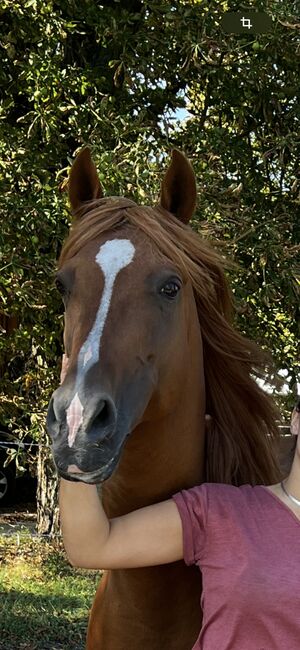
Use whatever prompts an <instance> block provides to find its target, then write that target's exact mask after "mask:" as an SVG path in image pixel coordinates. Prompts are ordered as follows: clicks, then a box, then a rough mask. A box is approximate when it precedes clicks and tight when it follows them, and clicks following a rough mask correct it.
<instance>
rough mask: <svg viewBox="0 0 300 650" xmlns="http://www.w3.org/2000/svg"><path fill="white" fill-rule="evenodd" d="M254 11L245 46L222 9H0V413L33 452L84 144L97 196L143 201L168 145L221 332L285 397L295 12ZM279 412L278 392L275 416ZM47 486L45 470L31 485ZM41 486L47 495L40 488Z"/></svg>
mask: <svg viewBox="0 0 300 650" xmlns="http://www.w3.org/2000/svg"><path fill="white" fill-rule="evenodd" d="M253 6H254V5H253ZM255 8H256V9H260V10H265V11H268V13H270V14H271V15H272V17H273V20H274V28H273V29H272V30H271V31H270V32H269V33H266V34H262V35H260V36H257V37H256V36H253V34H249V35H240V36H237V35H232V34H225V33H224V32H223V31H222V29H221V27H220V16H221V13H222V11H237V10H238V9H239V3H238V2H222V3H220V2H217V1H216V0H203V1H202V2H197V1H195V2H193V1H191V2H177V3H172V2H169V1H166V2H164V3H161V2H158V1H150V2H143V1H141V2H137V1H134V0H132V1H130V0H127V2H122V3H120V2H117V1H115V2H113V1H110V2H108V1H107V2H102V3H101V4H99V3H98V2H96V0H85V2H84V3H83V2H82V1H81V0H57V1H56V2H54V1H52V0H47V1H46V2H44V1H42V0H27V1H25V2H23V1H22V2H21V1H19V2H12V0H0V15H1V23H2V27H1V37H0V43H1V45H0V57H1V66H0V81H1V84H0V97H1V121H0V151H1V153H0V170H1V177H0V182H1V196H2V202H1V213H2V214H1V218H2V229H1V235H0V237H1V253H0V256H1V266H0V268H1V271H0V297H1V307H0V311H1V313H2V319H4V320H3V322H4V321H5V318H6V319H7V318H8V317H14V319H15V323H16V324H17V326H16V327H15V329H14V330H13V331H10V332H9V334H7V336H2V337H1V340H0V365H1V368H2V373H1V379H0V395H1V405H0V417H1V422H2V423H3V424H7V425H8V426H9V427H10V428H12V429H13V430H14V431H15V432H16V433H17V434H18V435H19V436H20V437H24V436H25V437H26V436H29V434H30V436H31V437H33V438H34V439H35V440H36V441H38V442H41V443H42V444H45V445H47V444H48V442H47V438H46V436H45V433H44V422H45V412H46V408H47V404H48V401H49V398H50V394H51V392H52V390H53V388H54V387H55V386H56V385H57V384H58V381H59V379H58V377H59V368H60V358H61V354H62V327H63V309H62V305H61V304H60V299H59V297H58V296H57V294H56V291H55V288H54V286H53V284H52V277H53V271H54V268H55V261H56V259H57V257H58V254H59V251H60V248H61V245H62V241H63V240H64V238H65V237H66V235H67V232H68V226H69V224H70V218H69V214H68V209H67V205H66V200H65V194H64V193H63V192H61V191H60V189H63V186H64V183H65V181H66V178H67V173H68V167H69V165H70V163H71V161H72V158H73V156H74V154H75V152H76V151H77V150H78V149H79V148H80V147H81V146H82V145H84V144H87V143H88V144H90V145H92V148H93V155H94V157H95V159H96V161H97V163H98V168H99V172H100V179H101V183H102V185H103V187H104V190H105V192H106V193H107V194H113V195H118V194H121V195H122V194H125V195H127V196H131V197H133V198H134V199H135V200H137V201H138V202H141V203H150V204H151V203H152V202H153V201H155V200H156V198H157V195H158V188H159V181H160V178H161V173H162V172H163V167H164V160H165V159H166V157H167V156H169V153H170V149H171V148H172V147H174V146H176V147H178V148H181V149H183V150H185V151H186V153H187V154H188V156H189V157H190V158H191V160H192V162H193V164H194V167H195V169H196V172H197V178H198V188H199V203H198V208H197V212H196V215H195V219H194V223H193V225H194V227H195V228H197V229H198V230H199V231H201V233H203V235H204V236H207V237H209V238H211V239H212V241H213V242H216V243H217V244H218V245H221V244H222V246H224V253H227V254H229V255H230V257H232V258H233V260H234V261H235V262H236V263H237V265H238V269H235V270H232V271H231V273H230V276H231V281H232V285H233V290H234V294H235V297H236V300H237V306H238V311H237V325H238V326H239V327H240V328H241V329H242V331H244V332H245V334H246V335H248V336H249V337H250V338H254V339H255V340H257V341H259V342H260V343H261V345H263V346H265V347H268V348H270V349H271V351H272V352H273V356H274V359H275V361H276V365H277V367H278V368H282V369H287V370H288V371H289V373H290V376H291V380H290V384H291V388H292V385H293V382H295V379H296V376H297V372H298V370H297V364H296V358H297V350H296V348H297V345H298V340H299V331H298V326H297V322H298V321H297V315H298V316H299V307H298V306H297V305H298V302H299V279H297V259H296V256H297V254H298V253H299V185H298V181H297V179H296V160H297V152H296V144H297V135H296V134H297V131H298V127H299V114H298V113H297V106H298V104H297V95H298V81H297V66H296V52H297V48H298V44H297V22H296V17H295V16H296V8H295V3H294V2H292V1H288V0H286V1H285V2H282V3H277V2H276V1H270V2H260V3H255ZM185 107H188V109H189V113H190V117H189V119H188V120H187V121H185V122H184V124H180V123H179V122H177V121H176V111H177V110H178V109H182V108H185ZM174 114H175V117H174ZM297 310H298V312H297ZM5 322H7V321H5ZM3 329H5V328H4V327H3ZM5 331H7V330H6V329H5ZM290 407H291V395H290V396H289V398H288V399H287V400H285V401H284V402H283V404H282V409H283V410H282V413H283V416H284V414H286V413H287V412H288V410H289V409H290ZM44 451H46V450H45V449H44V448H43V457H41V458H40V468H43V469H41V481H40V485H42V475H43V476H44V477H45V470H44V468H45V462H46V463H47V468H48V460H47V459H48V453H46V455H45V454H44ZM49 471H50V470H49ZM47 472H48V469H47ZM53 481H54V478H53V475H52V478H51V474H49V475H48V483H47V485H50V483H51V484H53ZM54 482H55V481H54ZM49 490H50V492H51V495H52V496H53V495H54V493H55V486H54V488H52V487H51V489H50V488H49ZM44 494H45V489H44V490H42V491H41V493H40V503H43V506H41V507H40V527H41V529H42V530H43V531H44V532H49V531H51V530H52V528H53V522H52V519H51V517H50V519H47V517H48V515H49V512H50V510H51V507H52V505H51V503H50V501H51V502H52V496H51V499H50V501H49V500H47V499H46V500H45V499H44V496H43V495H44ZM43 513H44V514H45V513H48V514H46V515H45V516H44V514H43Z"/></svg>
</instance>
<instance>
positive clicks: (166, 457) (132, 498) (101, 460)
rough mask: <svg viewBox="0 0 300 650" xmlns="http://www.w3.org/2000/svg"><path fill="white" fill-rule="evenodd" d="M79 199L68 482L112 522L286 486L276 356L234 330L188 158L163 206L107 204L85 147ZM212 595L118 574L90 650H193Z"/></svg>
mask: <svg viewBox="0 0 300 650" xmlns="http://www.w3.org/2000/svg"><path fill="white" fill-rule="evenodd" d="M68 186H69V199H70V203H71V208H72V214H73V223H72V226H71V229H70V232H69V235H68V237H67V239H66V241H65V243H64V245H63V247H62V251H61V254H60V258H59V262H58V268H57V274H56V284H57V287H58V289H59V291H60V293H61V294H62V297H63V301H64V306H65V327H64V347H65V353H66V356H67V358H68V367H67V372H66V375H65V377H64V380H63V381H62V384H61V385H60V387H59V388H57V389H56V390H55V391H54V393H53V395H52V397H51V399H50V403H49V408H48V414H47V429H48V432H49V434H50V436H51V437H52V448H53V454H54V459H55V463H56V466H57V469H58V472H59V474H60V475H61V476H62V477H64V478H67V479H69V480H76V479H77V480H78V479H79V480H83V481H85V482H87V483H99V484H100V486H101V487H100V490H101V498H102V500H103V504H104V508H105V511H106V513H107V515H108V516H109V517H116V516H120V515H123V514H126V513H128V512H130V511H132V510H135V509H137V508H140V507H143V506H146V505H149V504H153V503H156V502H159V501H161V500H164V499H167V498H170V497H171V495H172V494H174V493H176V492H178V491H179V490H182V489H188V488H190V487H192V486H194V485H197V484H200V483H202V482H204V481H214V482H223V483H232V484H235V485H240V484H242V483H250V484H252V485H254V484H257V483H262V484H267V483H274V482H277V481H278V480H279V475H280V470H279V466H278V461H277V452H276V441H277V440H278V428H277V424H276V420H277V419H278V413H277V409H276V407H275V406H274V403H273V401H272V399H271V398H270V396H268V395H266V394H265V393H264V392H263V390H262V389H261V388H260V386H259V384H258V382H257V381H256V378H257V377H263V376H264V372H265V368H266V364H267V363H269V362H270V359H269V357H268V355H267V354H266V353H265V352H264V351H262V350H261V349H260V348H259V347H258V346H256V344H255V343H254V342H252V341H249V340H248V339H246V338H245V337H244V336H242V335H241V334H240V333H239V332H238V331H237V330H236V329H235V328H234V326H233V325H232V316H233V299H232V295H231V292H230V289H229V286H228V283H227V280H226V275H225V268H226V267H225V263H224V259H223V257H222V255H221V254H220V253H219V252H217V251H216V250H215V249H214V247H213V246H212V245H211V244H210V243H209V242H208V241H205V239H204V238H203V237H201V236H200V234H199V233H198V232H197V231H196V230H195V229H194V228H193V227H192V226H191V225H190V220H191V218H192V215H193V213H194V209H195V204H196V180H195V174H194V171H193V168H192V166H191V164H190V162H189V161H188V159H187V158H186V156H185V155H184V154H183V153H181V152H180V151H178V150H173V152H172V160H171V164H170V165H169V167H168V169H167V172H166V174H165V175H164V177H163V180H162V184H161V193H160V200H159V203H158V204H157V205H156V206H154V207H149V206H139V205H137V204H136V203H135V202H134V201H133V200H132V199H129V198H125V197H104V196H103V192H102V188H101V184H100V181H99V179H98V175H97V170H96V167H95V164H94V162H93V160H92V157H91V153H90V150H89V148H87V147H86V148H84V149H83V150H81V151H80V153H79V154H78V156H77V157H76V159H75V161H74V163H73V165H72V168H71V172H70V176H69V183H68ZM206 413H208V414H210V416H211V426H210V427H209V428H208V429H207V430H206V428H205V414H206ZM79 471H80V473H78V472H79ZM74 507H76V504H74ZM200 598H201V579H200V574H199V571H198V569H196V568H195V567H187V566H186V565H185V564H184V563H183V562H176V563H173V564H169V565H166V566H160V567H148V568H139V569H130V570H113V571H107V572H106V573H105V574H104V576H103V577H102V579H101V582H100V586H99V588H98V590H97V593H96V596H95V600H94V603H93V605H92V609H91V613H90V618H89V625H88V633H87V645H86V648H87V650H128V649H130V650H140V648H144V650H170V648H172V650H190V648H191V647H192V646H193V644H194V643H195V641H196V638H197V636H198V634H199V631H200V626H201V620H200V615H199V604H200Z"/></svg>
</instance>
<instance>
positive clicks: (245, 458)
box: [58, 197, 281, 485]
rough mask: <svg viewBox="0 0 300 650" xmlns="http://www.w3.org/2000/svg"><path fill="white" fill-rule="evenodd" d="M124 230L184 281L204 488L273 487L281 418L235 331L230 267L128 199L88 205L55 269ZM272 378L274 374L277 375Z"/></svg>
mask: <svg viewBox="0 0 300 650" xmlns="http://www.w3.org/2000/svg"><path fill="white" fill-rule="evenodd" d="M125 224H127V225H128V227H129V228H131V227H132V228H133V229H136V228H138V229H139V230H141V231H143V233H144V234H145V235H146V237H147V238H149V239H150V240H151V241H152V242H154V244H155V246H156V248H157V252H158V254H159V255H162V256H164V257H165V256H166V257H167V258H168V259H170V260H172V262H173V263H174V264H175V265H176V266H177V267H178V269H179V270H180V271H181V273H182V274H183V275H184V277H185V278H189V279H190V281H191V283H192V286H193V290H194V296H195V300H196V305H197V311H198V318H199V324H200V327H201V333H202V337H203V355H204V372H205V383H206V413H209V414H210V415H211V416H212V424H211V426H210V427H209V429H208V430H207V432H206V441H205V446H206V450H205V458H206V461H205V462H206V466H205V476H204V480H205V481H209V482H220V483H231V484H234V485H241V484H244V483H249V484H251V485H255V484H265V485H267V484H272V483H276V482H278V481H279V480H280V478H281V472H280V469H279V461H278V456H279V454H278V447H279V435H280V434H279V429H278V426H277V424H276V421H278V420H279V419H280V414H279V411H278V409H277V407H276V405H275V403H274V401H273V399H272V398H271V397H270V396H269V395H267V394H266V393H265V392H264V391H263V390H262V388H260V386H259V385H258V383H257V381H256V380H257V379H259V378H260V379H263V378H264V376H265V371H266V369H267V368H268V369H269V370H272V371H273V373H274V368H273V363H272V359H271V357H270V355H269V353H267V352H266V351H264V350H262V349H261V348H260V347H259V346H257V345H256V344H255V343H254V342H253V341H250V340H248V339H247V338H246V337H244V336H242V335H241V334H240V333H239V332H238V331H237V330H235V329H234V327H233V325H232V318H233V313H234V310H233V299H232V294H231V291H230V289H229V287H228V283H227V280H226V276H225V272H224V269H225V268H226V266H228V265H229V264H228V263H226V261H225V260H224V258H223V256H221V254H220V253H218V252H216V251H215V250H214V249H213V248H212V246H211V244H210V243H209V242H207V241H205V240H204V239H202V238H201V237H200V236H199V234H198V233H197V232H195V231H194V230H193V229H192V227H191V226H190V225H185V224H183V223H182V222H181V221H179V220H178V219H177V218H176V217H174V216H173V215H172V214H170V213H169V212H167V211H166V210H164V208H162V207H161V206H156V207H154V208H151V207H147V206H138V205H137V204H136V203H134V201H132V200H130V199H126V198H117V197H109V198H105V199H96V200H93V201H87V202H85V203H84V204H83V205H82V206H81V207H80V209H79V210H77V211H76V213H75V220H74V223H73V225H72V227H71V230H70V233H69V236H68V238H67V240H66V242H65V243H64V246H63V248H62V251H61V254H60V258H59V261H58V268H61V266H62V265H63V264H64V262H65V261H66V259H69V258H71V257H73V256H74V255H76V253H77V252H78V251H79V250H80V249H81V248H82V247H83V246H84V245H85V244H86V243H87V242H89V241H91V240H93V239H95V238H96V237H98V236H99V235H101V234H102V233H105V232H107V231H109V230H114V231H115V230H116V229H117V228H118V227H121V226H123V225H125ZM274 375H275V373H274Z"/></svg>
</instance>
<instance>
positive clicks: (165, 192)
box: [160, 149, 197, 223]
mask: <svg viewBox="0 0 300 650" xmlns="http://www.w3.org/2000/svg"><path fill="white" fill-rule="evenodd" d="M196 198H197V190H196V179H195V174H194V170H193V168H192V165H191V163H190V162H189V161H188V159H187V158H186V157H185V156H184V154H183V153H181V152H180V151H178V150H177V149H173V151H172V162H171V165H170V167H169V168H168V170H167V172H166V175H165V177H164V179H163V182H162V184H161V194H160V205H161V206H162V207H163V208H165V209H166V210H168V212H171V213H172V214H174V215H175V217H177V218H178V219H179V220H180V221H182V222H183V223H188V222H189V220H190V218H191V216H192V214H193V212H194V209H195V206H196Z"/></svg>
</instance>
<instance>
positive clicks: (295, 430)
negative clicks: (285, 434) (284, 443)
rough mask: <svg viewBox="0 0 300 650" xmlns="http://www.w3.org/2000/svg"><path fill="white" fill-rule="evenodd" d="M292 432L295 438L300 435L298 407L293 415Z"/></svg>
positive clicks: (299, 412)
mask: <svg viewBox="0 0 300 650" xmlns="http://www.w3.org/2000/svg"><path fill="white" fill-rule="evenodd" d="M290 431H291V433H292V434H293V435H294V436H297V435H298V434H299V433H300V411H299V410H298V408H297V407H295V408H294V410H293V413H292V417H291V424H290Z"/></svg>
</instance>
